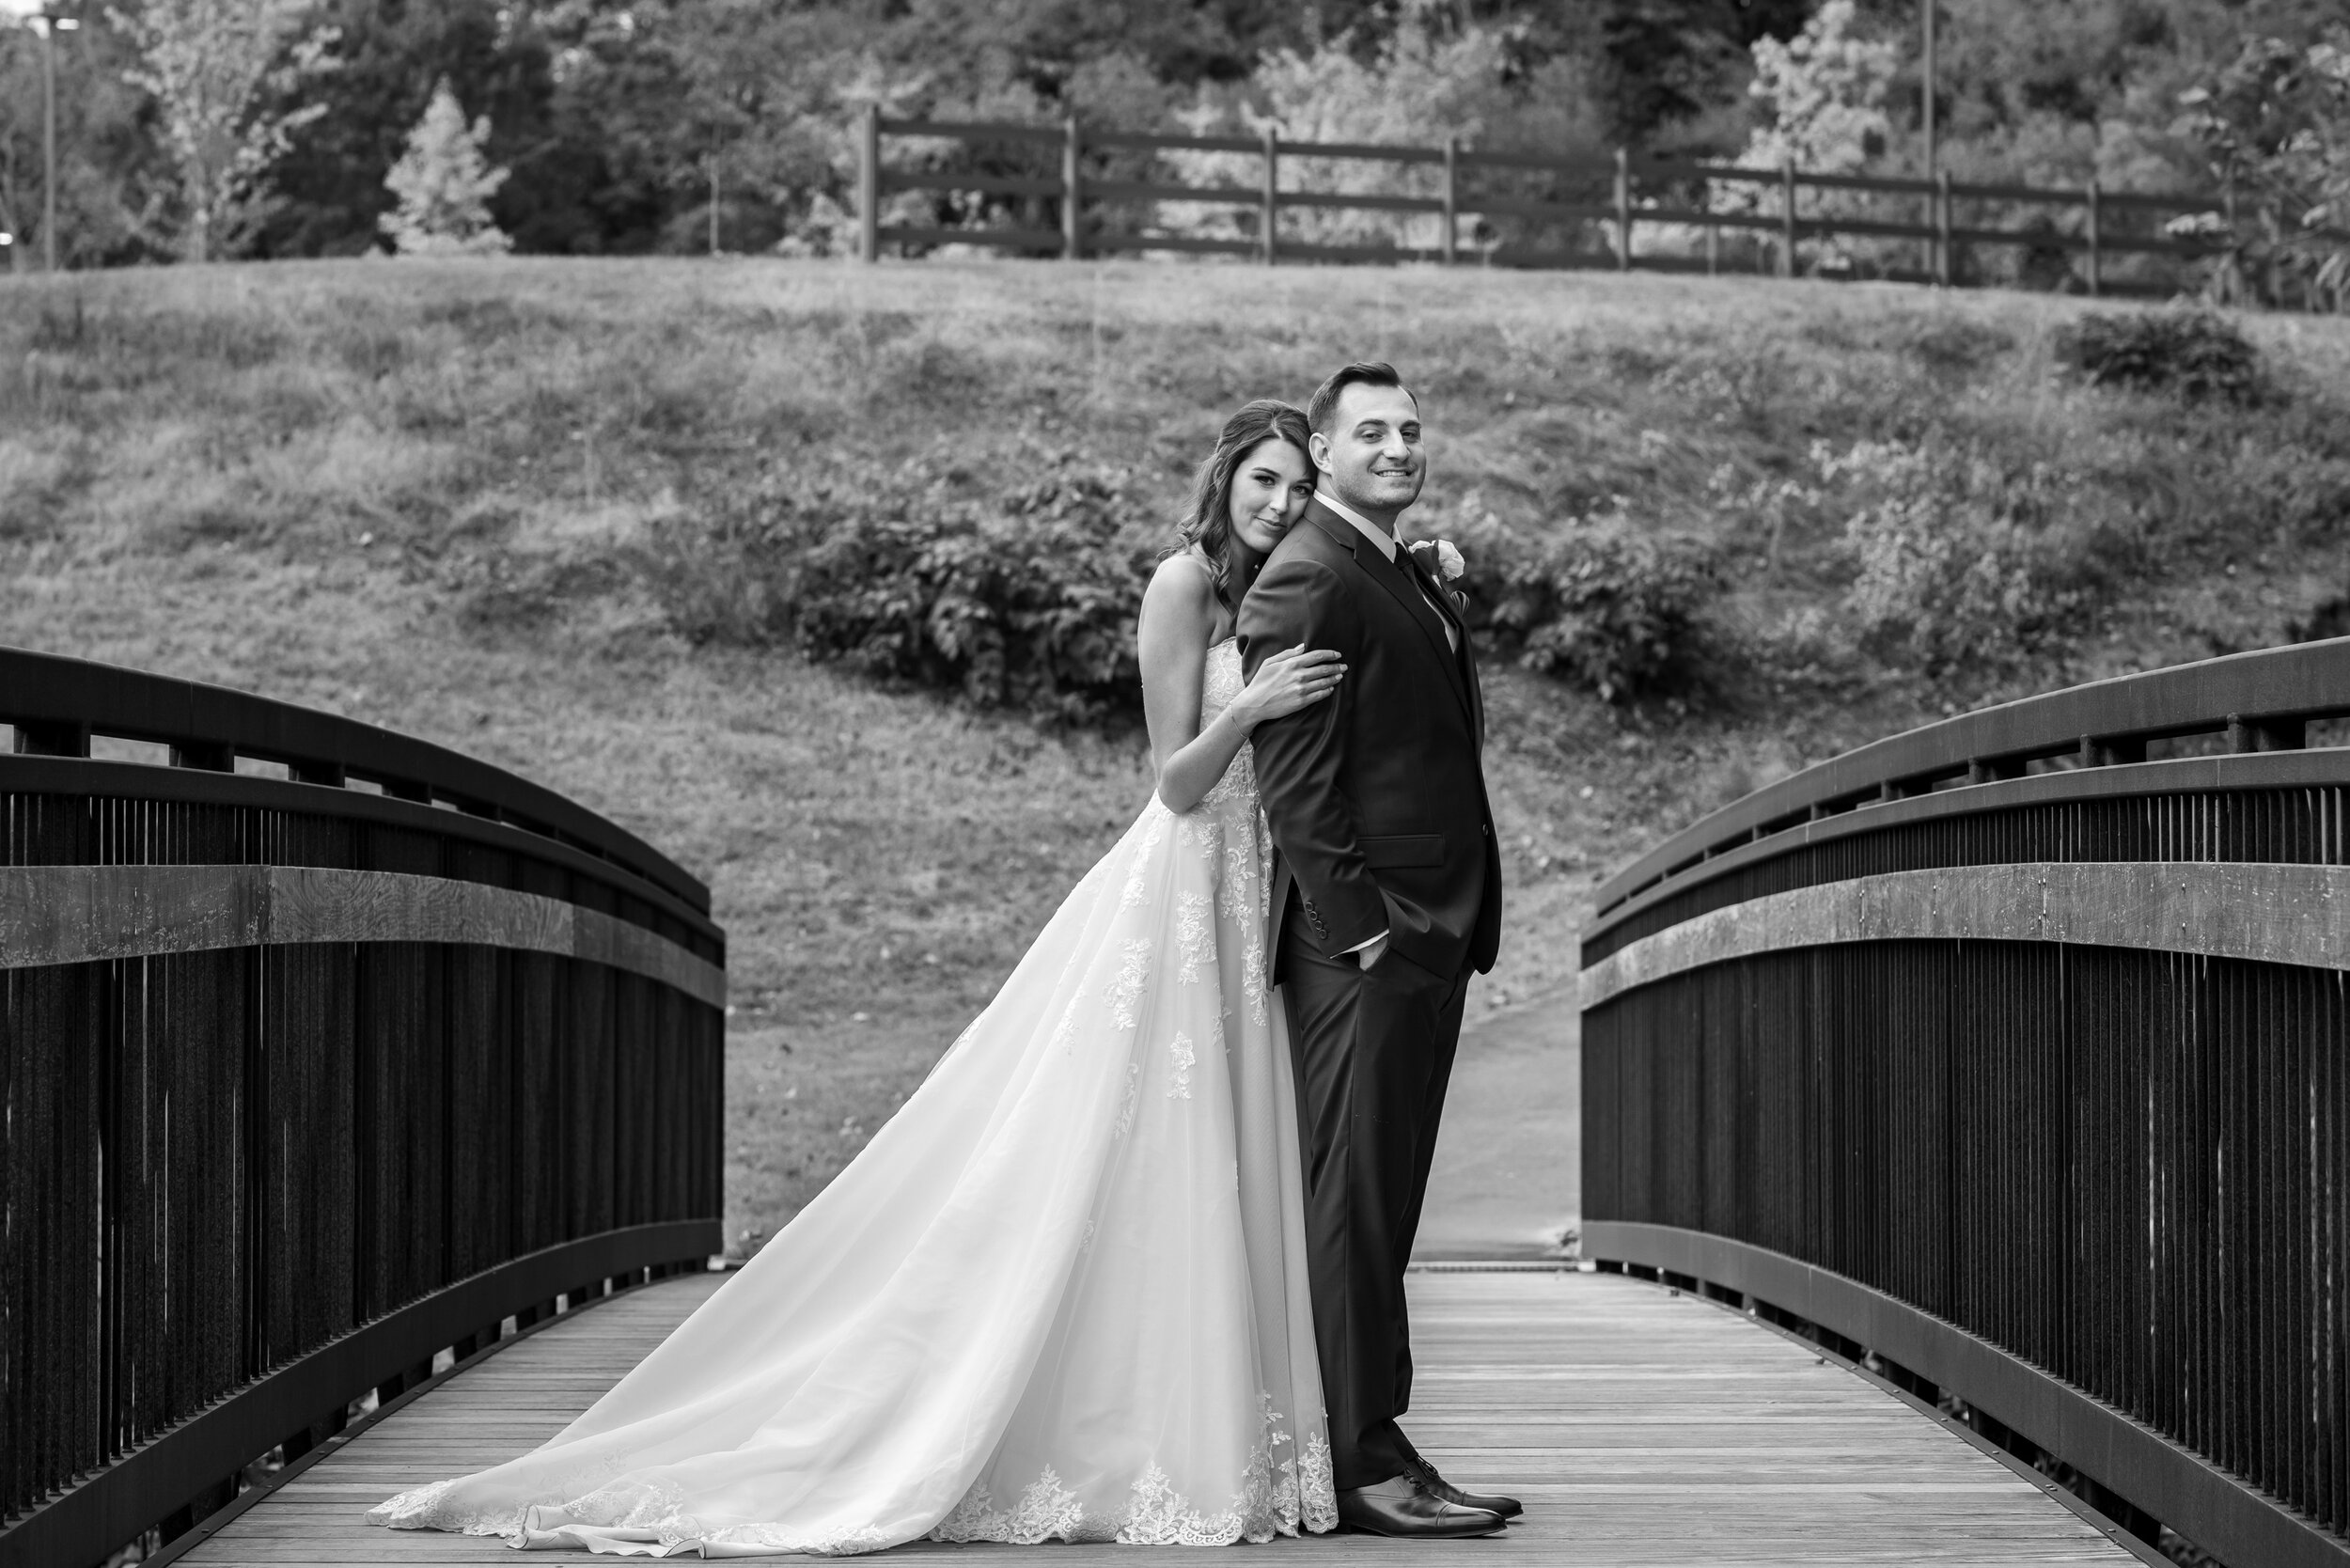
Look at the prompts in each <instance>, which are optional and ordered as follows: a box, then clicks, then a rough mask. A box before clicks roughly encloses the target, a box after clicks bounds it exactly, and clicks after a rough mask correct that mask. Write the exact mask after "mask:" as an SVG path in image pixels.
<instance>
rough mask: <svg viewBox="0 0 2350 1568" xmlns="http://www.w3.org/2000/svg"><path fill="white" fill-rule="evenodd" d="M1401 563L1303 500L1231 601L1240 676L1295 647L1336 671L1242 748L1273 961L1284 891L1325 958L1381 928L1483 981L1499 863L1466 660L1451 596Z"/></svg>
mask: <svg viewBox="0 0 2350 1568" xmlns="http://www.w3.org/2000/svg"><path fill="white" fill-rule="evenodd" d="M1399 559H1400V560H1401V562H1402V563H1403V565H1404V570H1399V568H1398V567H1396V566H1391V565H1389V564H1388V563H1387V561H1385V560H1382V559H1381V558H1380V557H1379V553H1378V551H1377V549H1376V548H1375V547H1374V546H1373V545H1372V544H1371V541H1369V540H1366V539H1365V538H1363V536H1362V535H1361V534H1359V533H1358V532H1356V531H1355V527H1354V525H1352V524H1350V523H1348V522H1347V521H1346V519H1344V518H1342V517H1340V516H1339V515H1338V514H1337V513H1335V512H1333V511H1331V510H1328V509H1327V508H1326V507H1324V506H1323V505H1322V503H1321V501H1320V500H1319V499H1317V500H1315V501H1314V502H1313V503H1311V504H1310V505H1308V507H1307V509H1306V515H1305V516H1304V517H1303V518H1302V519H1300V520H1299V522H1298V524H1297V525H1296V526H1294V527H1293V528H1292V529H1291V530H1290V532H1289V536H1288V537H1287V538H1285V539H1283V540H1282V541H1281V542H1280V543H1279V544H1278V545H1277V546H1276V547H1275V549H1274V552H1273V555H1272V556H1271V557H1270V558H1268V559H1267V560H1266V562H1265V564H1264V569H1263V571H1262V572H1260V573H1259V574H1258V577H1257V581H1256V584H1255V586H1254V587H1252V588H1250V589H1249V590H1248V596H1247V598H1246V599H1245V600H1244V601H1243V602H1242V604H1241V607H1240V649H1241V658H1242V660H1243V663H1244V665H1245V666H1246V669H1247V672H1248V676H1249V679H1251V680H1254V679H1255V678H1256V674H1257V670H1258V667H1259V666H1261V665H1262V664H1263V663H1264V661H1265V659H1266V658H1267V657H1268V656H1269V655H1271V654H1274V653H1277V652H1279V651H1281V650H1282V649H1285V648H1293V647H1295V646H1296V645H1297V644H1299V643H1304V644H1305V645H1306V646H1307V647H1308V648H1328V649H1335V650H1336V651H1338V652H1339V653H1340V654H1341V655H1343V656H1344V658H1345V660H1346V664H1347V674H1346V679H1345V680H1344V681H1342V682H1340V684H1339V689H1338V691H1337V693H1336V694H1335V695H1334V696H1331V697H1328V698H1324V699H1323V700H1322V701H1320V702H1317V703H1314V704H1312V705H1311V706H1309V707H1307V708H1304V709H1301V710H1300V711H1298V712H1297V713H1292V714H1291V715H1289V716H1288V717H1286V718H1279V719H1273V720H1269V721H1268V722H1266V723H1263V724H1261V725H1259V726H1257V729H1256V732H1255V734H1254V735H1252V736H1251V737H1250V740H1251V743H1252V745H1253V746H1254V749H1255V751H1256V759H1257V786H1258V789H1259V791H1260V792H1261V794H1262V796H1263V800H1264V812H1265V820H1266V822H1267V823H1269V824H1270V825H1271V826H1272V829H1273V844H1274V848H1275V849H1276V850H1277V852H1278V854H1277V865H1276V868H1275V871H1274V885H1273V910H1274V920H1275V926H1274V931H1273V933H1272V942H1273V950H1274V952H1275V953H1276V954H1277V953H1278V952H1279V951H1280V946H1279V941H1280V934H1281V921H1282V919H1283V917H1284V916H1285V914H1286V912H1287V909H1288V903H1289V894H1290V890H1291V887H1292V885H1293V884H1294V886H1296V888H1297V890H1298V893H1299V895H1300V897H1299V907H1298V915H1297V917H1299V918H1302V919H1303V920H1304V921H1305V922H1306V926H1307V929H1308V932H1309V933H1311V936H1312V939H1313V945H1314V947H1315V948H1316V949H1318V950H1320V951H1321V952H1322V953H1324V954H1325V955H1327V956H1333V957H1335V956H1336V955H1338V954H1340V953H1342V952H1345V951H1346V950H1347V949H1351V948H1354V947H1356V946H1358V945H1360V944H1361V943H1363V942H1366V941H1369V940H1370V939H1371V938H1372V937H1374V936H1376V935H1378V934H1379V933H1380V932H1381V931H1382V930H1385V931H1387V932H1388V933H1390V934H1391V936H1392V938H1393V942H1394V946H1395V949H1396V950H1397V951H1399V952H1401V953H1402V955H1403V956H1404V957H1406V958H1408V959H1410V960H1411V961H1412V962H1413V963H1414V964H1418V965H1419V966H1420V967H1422V968H1424V969H1427V970H1430V971H1432V972H1434V973H1435V974H1438V975H1446V976H1449V975H1454V974H1457V973H1459V972H1460V971H1461V969H1462V968H1463V967H1464V965H1470V966H1474V967H1475V968H1476V969H1478V970H1479V971H1480V972H1482V971H1484V970H1487V969H1490V968H1492V967H1493V963H1494V956H1495V954H1496V951H1497V950H1498V949H1499V948H1500V945H1501V852H1500V847H1499V845H1498V844H1496V842H1495V839H1494V825H1493V808H1492V807H1491V806H1490V805H1489V804H1488V802H1487V800H1486V797H1485V772H1484V769H1483V767H1482V766H1481V764H1480V762H1479V753H1480V751H1481V749H1482V747H1483V745H1484V739H1485V733H1484V730H1485V724H1484V699H1483V697H1482V695H1481V693H1480V692H1479V690H1478V685H1477V661H1476V657H1475V655H1474V654H1473V653H1472V651H1470V647H1469V637H1468V628H1467V627H1465V626H1464V625H1462V624H1461V623H1460V619H1459V617H1458V616H1457V615H1456V614H1455V613H1454V610H1453V606H1452V603H1451V601H1450V599H1449V597H1448V596H1447V595H1446V594H1445V593H1444V592H1443V591H1442V589H1440V588H1437V587H1436V585H1435V584H1434V583H1433V582H1431V581H1429V579H1428V578H1427V576H1426V574H1425V573H1423V572H1420V570H1419V568H1418V566H1416V565H1412V564H1410V563H1411V556H1410V553H1409V552H1403V553H1402V554H1401V556H1400V557H1399ZM1406 570H1408V571H1409V572H1411V573H1413V574H1415V575H1418V578H1419V580H1420V581H1421V582H1422V583H1423V584H1425V585H1426V593H1425V594H1423V593H1422V592H1419V591H1416V590H1415V589H1414V588H1413V586H1412V582H1411V580H1410V578H1408V577H1407V576H1406V575H1405V571H1406ZM1431 598H1433V599H1434V601H1435V603H1436V604H1438V605H1441V606H1442V608H1441V610H1439V609H1437V608H1434V607H1432V605H1431V604H1430V603H1429V600H1430V599H1431ZM1448 620H1449V621H1450V622H1451V624H1452V627H1453V629H1454V631H1456V632H1457V633H1458V634H1459V635H1460V644H1461V646H1460V651H1458V652H1457V653H1455V652H1454V651H1452V649H1451V648H1449V646H1448V645H1447V643H1446V639H1445V624H1446V621H1448Z"/></svg>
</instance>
